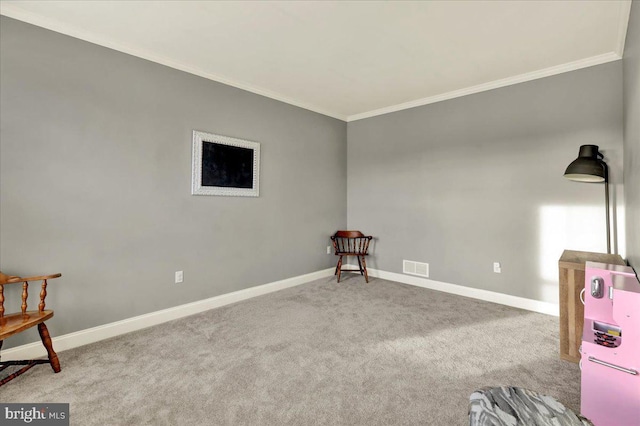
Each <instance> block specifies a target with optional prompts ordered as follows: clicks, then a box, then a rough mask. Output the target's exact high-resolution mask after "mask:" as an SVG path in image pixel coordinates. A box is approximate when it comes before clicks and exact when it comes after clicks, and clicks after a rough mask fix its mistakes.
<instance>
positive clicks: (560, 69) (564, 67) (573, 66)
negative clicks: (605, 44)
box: [0, 0, 632, 122]
mask: <svg viewBox="0 0 640 426" xmlns="http://www.w3.org/2000/svg"><path fill="white" fill-rule="evenodd" d="M620 3H621V6H620V15H619V24H618V35H617V41H616V49H615V51H612V52H608V53H604V54H602V55H597V56H593V57H589V58H585V59H580V60H577V61H574V62H569V63H566V64H561V65H557V66H553V67H549V68H545V69H542V70H537V71H532V72H529V73H524V74H520V75H516V76H512V77H507V78H504V79H500V80H494V81H490V82H487V83H483V84H479V85H476V86H471V87H466V88H463V89H459V90H454V91H451V92H447V93H442V94H439V95H435V96H429V97H426V98H421V99H416V100H413V101H409V102H405V103H401V104H397V105H391V106H387V107H384V108H379V109H375V110H371V111H367V112H363V113H358V114H353V115H349V116H345V115H344V114H338V113H333V112H329V111H326V110H324V109H323V108H319V107H316V106H314V105H309V104H307V103H304V102H299V101H297V100H295V99H291V98H289V97H286V96H283V95H280V94H278V93H275V92H272V91H269V90H266V89H262V88H259V87H254V86H251V85H248V84H245V83H242V82H238V81H235V80H232V79H229V78H226V77H221V76H218V75H216V74H212V73H209V72H206V71H203V70H201V69H199V68H196V67H193V66H190V65H188V64H182V63H178V62H175V61H173V60H171V59H168V58H165V57H162V56H159V55H156V54H153V53H150V52H147V51H145V50H141V49H137V48H134V47H131V46H129V45H126V44H123V43H116V42H113V41H112V40H109V39H108V38H105V37H101V36H98V35H96V34H93V33H91V32H89V31H84V30H80V29H78V28H75V27H72V26H70V25H67V24H64V23H61V22H59V21H57V20H53V19H50V18H47V17H44V16H41V15H37V14H33V13H30V12H26V11H24V10H22V9H20V8H19V7H16V6H14V5H13V4H8V3H4V2H0V14H1V15H5V16H8V17H10V18H13V19H17V20H20V21H23V22H27V23H29V24H33V25H36V26H39V27H43V28H46V29H49V30H52V31H55V32H59V33H62V34H65V35H68V36H71V37H75V38H78V39H81V40H84V41H88V42H90V43H94V44H97V45H100V46H103V47H107V48H110V49H113V50H117V51H119V52H123V53H126V54H129V55H133V56H137V57H139V58H142V59H146V60H148V61H152V62H155V63H158V64H161V65H165V66H168V67H170V68H174V69H177V70H180V71H184V72H187V73H190V74H194V75H197V76H200V77H203V78H206V79H209V80H213V81H216V82H218V83H222V84H226V85H228V86H232V87H236V88H238V89H242V90H246V91H248V92H252V93H255V94H257V95H261V96H265V97H268V98H271V99H274V100H277V101H281V102H284V103H287V104H290V105H293V106H296V107H300V108H303V109H307V110H309V111H313V112H316V113H318V114H322V115H326V116H329V117H333V118H336V119H338V120H342V121H346V122H351V121H357V120H362V119H365V118H370V117H375V116H378V115H384V114H389V113H392V112H397V111H402V110H405V109H410V108H415V107H419V106H423V105H428V104H432V103H436V102H442V101H446V100H449V99H454V98H459V97H462V96H467V95H472V94H474V93H480V92H484V91H488V90H493V89H498V88H501V87H506V86H511V85H514V84H518V83H524V82H527V81H532V80H536V79H539V78H544V77H549V76H553V75H557V74H562V73H565V72H569V71H575V70H579V69H582V68H586V67H591V66H595V65H600V64H604V63H607V62H612V61H617V60H619V59H621V58H622V55H623V53H624V44H625V39H626V33H627V27H628V23H629V15H630V12H631V3H632V1H631V0H623V1H621V2H620Z"/></svg>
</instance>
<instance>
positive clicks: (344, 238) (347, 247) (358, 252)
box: [331, 231, 373, 282]
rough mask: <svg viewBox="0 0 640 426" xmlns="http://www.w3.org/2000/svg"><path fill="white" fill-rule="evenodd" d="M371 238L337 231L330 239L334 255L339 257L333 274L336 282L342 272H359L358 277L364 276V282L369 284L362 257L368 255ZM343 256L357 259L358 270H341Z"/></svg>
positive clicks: (358, 232) (359, 233) (358, 233)
mask: <svg viewBox="0 0 640 426" xmlns="http://www.w3.org/2000/svg"><path fill="white" fill-rule="evenodd" d="M372 238H373V237H372V236H367V235H364V234H363V233H362V232H360V231H338V232H336V233H335V234H334V235H333V236H332V237H331V241H332V242H333V248H334V250H335V254H336V256H340V257H339V258H338V264H337V265H336V272H335V273H334V275H337V276H338V282H340V275H341V273H342V272H360V275H364V280H365V281H366V282H369V274H368V273H367V262H366V261H365V260H364V257H365V256H367V255H368V254H369V253H368V251H369V242H370V241H371V239H372ZM344 256H355V257H356V259H358V269H342V258H343V257H344Z"/></svg>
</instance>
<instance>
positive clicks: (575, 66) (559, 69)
mask: <svg viewBox="0 0 640 426" xmlns="http://www.w3.org/2000/svg"><path fill="white" fill-rule="evenodd" d="M621 58H622V57H621V56H620V55H618V54H617V53H615V52H609V53H604V54H602V55H598V56H592V57H590V58H586V59H580V60H578V61H574V62H569V63H566V64H562V65H557V66H554V67H549V68H544V69H541V70H538V71H532V72H528V73H525V74H520V75H516V76H513V77H507V78H503V79H500V80H494V81H490V82H488V83H483V84H478V85H476V86H471V87H466V88H464V89H459V90H454V91H451V92H447V93H442V94H440V95H435V96H429V97H427V98H422V99H416V100H415V101H410V102H405V103H402V104H398V105H392V106H389V107H385V108H380V109H375V110H373V111H369V112H363V113H361V114H355V115H350V116H348V117H347V122H351V121H357V120H362V119H365V118H370V117H375V116H378V115H384V114H389V113H391V112H396V111H402V110H405V109H410V108H415V107H419V106H423V105H428V104H433V103H436V102H442V101H446V100H449V99H454V98H459V97H462V96H467V95H472V94H474V93H480V92H486V91H487V90H493V89H499V88H501V87H505V86H511V85H513V84H518V83H524V82H527V81H531V80H537V79H539V78H544V77H550V76H552V75H557V74H562V73H565V72H569V71H575V70H579V69H581V68H587V67H592V66H594V65H600V64H605V63H607V62H612V61H617V60H620V59H621Z"/></svg>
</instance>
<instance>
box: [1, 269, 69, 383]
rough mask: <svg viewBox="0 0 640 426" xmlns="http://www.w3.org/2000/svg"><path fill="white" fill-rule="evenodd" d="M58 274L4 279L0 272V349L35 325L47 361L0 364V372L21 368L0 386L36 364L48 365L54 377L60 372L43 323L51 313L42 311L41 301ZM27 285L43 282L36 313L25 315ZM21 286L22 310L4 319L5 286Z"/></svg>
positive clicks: (6, 276) (43, 306)
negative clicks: (14, 366) (13, 337)
mask: <svg viewBox="0 0 640 426" xmlns="http://www.w3.org/2000/svg"><path fill="white" fill-rule="evenodd" d="M60 276H61V274H54V275H43V276H37V277H27V278H21V277H15V276H9V275H5V274H3V273H2V272H0V349H2V344H3V343H4V339H6V338H7V337H10V336H13V335H14V334H17V333H21V332H23V331H25V330H27V329H29V328H31V327H33V326H35V325H37V326H38V332H39V333H40V339H41V340H42V344H43V345H44V347H45V349H46V350H47V354H48V355H49V359H34V360H24V361H0V371H3V370H4V369H6V368H7V367H9V366H11V365H24V367H23V368H21V369H20V370H18V371H16V372H15V373H13V374H11V375H9V376H7V377H5V378H3V379H2V380H0V386H2V385H4V384H5V383H7V382H9V381H10V380H12V379H14V378H16V377H18V376H19V375H21V374H22V373H24V372H26V371H27V370H29V369H30V368H31V367H33V366H34V365H37V364H51V368H52V369H53V372H54V373H58V372H59V371H60V361H58V355H56V353H55V351H54V350H53V345H52V344H51V337H50V336H49V330H47V326H46V325H45V324H44V322H45V321H46V320H48V319H49V318H51V317H52V316H53V311H45V310H44V308H45V302H44V299H45V297H47V280H50V279H53V278H58V277H60ZM29 281H42V286H41V290H40V303H39V304H38V310H37V311H27V297H28V296H29V291H28V289H29ZM19 283H22V309H21V311H20V312H16V313H13V314H9V315H5V314H4V311H5V309H4V286H5V285H9V284H19Z"/></svg>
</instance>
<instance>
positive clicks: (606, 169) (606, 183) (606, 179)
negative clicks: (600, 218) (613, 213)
mask: <svg viewBox="0 0 640 426" xmlns="http://www.w3.org/2000/svg"><path fill="white" fill-rule="evenodd" d="M598 154H600V153H598ZM600 155H602V154H600ZM602 157H603V158H604V156H603V155H602ZM602 167H603V168H604V198H605V200H604V204H605V208H606V209H607V211H606V215H607V254H611V219H610V217H609V167H607V163H605V162H604V161H602Z"/></svg>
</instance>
